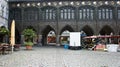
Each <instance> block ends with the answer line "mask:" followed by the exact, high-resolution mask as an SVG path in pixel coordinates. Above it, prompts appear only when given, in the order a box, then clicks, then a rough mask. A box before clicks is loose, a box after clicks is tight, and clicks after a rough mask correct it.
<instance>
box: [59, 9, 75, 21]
mask: <svg viewBox="0 0 120 67" xmlns="http://www.w3.org/2000/svg"><path fill="white" fill-rule="evenodd" d="M60 19H61V20H74V19H75V9H74V8H72V7H62V8H60Z"/></svg>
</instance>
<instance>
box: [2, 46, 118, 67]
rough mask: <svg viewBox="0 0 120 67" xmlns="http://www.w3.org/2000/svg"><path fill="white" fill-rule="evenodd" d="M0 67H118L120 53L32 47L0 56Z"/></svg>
mask: <svg viewBox="0 0 120 67" xmlns="http://www.w3.org/2000/svg"><path fill="white" fill-rule="evenodd" d="M0 67H120V52H101V51H88V50H68V49H64V48H62V47H51V46H49V47H33V50H30V51H28V50H25V47H22V48H21V50H20V51H17V52H14V53H12V54H7V55H0Z"/></svg>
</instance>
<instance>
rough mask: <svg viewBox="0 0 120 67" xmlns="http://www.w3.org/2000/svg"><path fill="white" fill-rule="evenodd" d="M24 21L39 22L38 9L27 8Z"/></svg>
mask: <svg viewBox="0 0 120 67" xmlns="http://www.w3.org/2000/svg"><path fill="white" fill-rule="evenodd" d="M24 13H25V14H24V15H25V16H24V20H25V21H36V20H38V10H37V9H36V8H27V9H25V11H24Z"/></svg>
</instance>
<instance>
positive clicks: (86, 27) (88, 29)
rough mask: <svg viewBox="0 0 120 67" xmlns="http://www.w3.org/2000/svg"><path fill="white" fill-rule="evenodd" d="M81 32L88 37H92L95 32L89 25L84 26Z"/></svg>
mask: <svg viewBox="0 0 120 67" xmlns="http://www.w3.org/2000/svg"><path fill="white" fill-rule="evenodd" d="M81 31H84V32H85V33H86V35H87V36H92V35H93V34H94V33H93V30H92V28H91V27H89V26H88V25H86V26H84V27H83V28H82V29H81Z"/></svg>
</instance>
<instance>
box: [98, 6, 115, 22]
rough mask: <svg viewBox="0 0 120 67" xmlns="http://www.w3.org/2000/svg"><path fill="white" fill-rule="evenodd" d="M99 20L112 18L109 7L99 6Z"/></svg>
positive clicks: (111, 11)
mask: <svg viewBox="0 0 120 67" xmlns="http://www.w3.org/2000/svg"><path fill="white" fill-rule="evenodd" d="M98 19H99V20H110V19H113V10H112V9H111V8H104V7H102V8H99V9H98Z"/></svg>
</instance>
